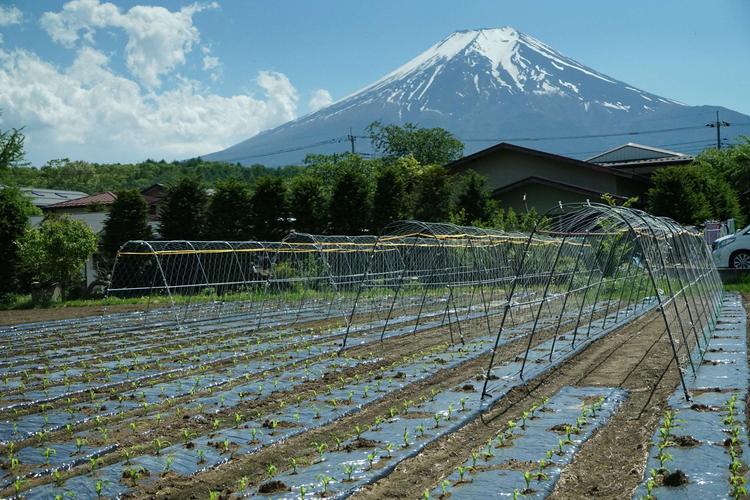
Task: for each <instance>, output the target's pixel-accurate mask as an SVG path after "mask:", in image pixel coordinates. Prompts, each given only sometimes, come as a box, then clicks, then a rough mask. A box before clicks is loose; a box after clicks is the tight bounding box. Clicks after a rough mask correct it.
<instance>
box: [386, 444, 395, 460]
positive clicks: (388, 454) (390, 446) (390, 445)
mask: <svg viewBox="0 0 750 500" xmlns="http://www.w3.org/2000/svg"><path fill="white" fill-rule="evenodd" d="M392 451H393V443H387V444H386V445H385V453H386V456H387V457H388V458H391V452H392Z"/></svg>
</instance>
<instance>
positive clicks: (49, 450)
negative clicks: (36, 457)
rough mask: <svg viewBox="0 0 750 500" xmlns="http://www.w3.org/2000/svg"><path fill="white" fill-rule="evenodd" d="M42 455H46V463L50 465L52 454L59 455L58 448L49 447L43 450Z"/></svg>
mask: <svg viewBox="0 0 750 500" xmlns="http://www.w3.org/2000/svg"><path fill="white" fill-rule="evenodd" d="M42 455H44V465H49V459H50V457H51V456H57V450H55V449H54V448H50V447H47V448H45V449H44V451H43V452H42Z"/></svg>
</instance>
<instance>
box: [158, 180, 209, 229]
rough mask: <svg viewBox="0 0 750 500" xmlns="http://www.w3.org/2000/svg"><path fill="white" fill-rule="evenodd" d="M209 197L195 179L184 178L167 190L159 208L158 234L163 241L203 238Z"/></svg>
mask: <svg viewBox="0 0 750 500" xmlns="http://www.w3.org/2000/svg"><path fill="white" fill-rule="evenodd" d="M207 205H208V194H206V190H205V189H204V188H203V186H202V184H201V183H200V182H199V181H198V179H196V178H194V177H185V178H183V179H182V180H180V181H179V182H177V183H176V184H174V185H173V186H170V187H169V188H168V189H167V193H166V195H165V197H164V201H163V203H162V208H161V213H160V217H161V224H160V230H159V232H160V234H161V237H162V239H165V240H197V239H200V238H202V237H203V232H204V227H205V223H206V207H207Z"/></svg>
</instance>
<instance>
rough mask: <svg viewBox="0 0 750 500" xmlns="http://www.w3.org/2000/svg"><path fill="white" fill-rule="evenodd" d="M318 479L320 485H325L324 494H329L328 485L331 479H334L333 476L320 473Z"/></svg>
mask: <svg viewBox="0 0 750 500" xmlns="http://www.w3.org/2000/svg"><path fill="white" fill-rule="evenodd" d="M318 481H320V485H321V486H322V487H323V496H328V487H329V486H330V484H331V481H333V478H332V477H331V476H328V475H326V474H319V475H318Z"/></svg>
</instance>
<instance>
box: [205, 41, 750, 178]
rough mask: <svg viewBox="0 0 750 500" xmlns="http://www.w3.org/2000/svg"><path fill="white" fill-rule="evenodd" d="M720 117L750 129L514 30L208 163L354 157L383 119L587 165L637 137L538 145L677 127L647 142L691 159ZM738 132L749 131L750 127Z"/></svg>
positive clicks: (440, 46) (447, 53)
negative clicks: (350, 138)
mask: <svg viewBox="0 0 750 500" xmlns="http://www.w3.org/2000/svg"><path fill="white" fill-rule="evenodd" d="M717 109H719V110H720V111H721V116H722V119H724V120H727V121H730V122H736V123H738V124H741V123H747V124H750V117H748V116H746V115H742V114H740V113H736V112H733V111H730V110H726V109H724V108H716V107H707V106H686V105H684V104H682V103H679V102H676V101H674V100H671V99H668V98H665V97H661V96H658V95H655V94H651V93H649V92H646V91H644V90H641V89H638V88H635V87H633V86H631V85H628V84H626V83H624V82H621V81H618V80H615V79H614V78H611V77H609V76H607V75H604V74H602V73H599V72H597V71H596V70H594V69H591V68H588V67H586V66H584V65H582V64H580V63H578V62H576V61H574V60H573V59H570V58H568V57H566V56H564V55H562V54H560V53H559V52H557V51H556V50H555V49H553V48H552V47H550V46H548V45H546V44H544V43H542V42H540V41H539V40H537V39H535V38H533V37H531V36H529V35H526V34H524V33H520V32H518V31H516V30H514V29H513V28H509V27H504V28H495V29H482V30H471V31H459V32H455V33H453V34H451V35H450V36H448V37H447V38H445V39H444V40H442V41H441V42H439V43H437V44H435V45H433V46H432V47H430V48H429V49H427V50H426V51H425V52H423V53H422V54H420V55H419V56H417V57H415V58H414V59H412V60H411V61H409V62H407V63H406V64H404V65H403V66H401V67H399V68H398V69H396V70H395V71H393V72H391V73H389V74H387V75H385V76H384V77H382V78H381V79H379V80H378V81H376V82H374V83H373V84H371V85H369V86H367V87H365V88H363V89H361V90H359V91H357V92H355V93H353V94H351V95H349V96H348V97H345V98H344V99H341V100H340V101H338V102H336V103H334V104H332V105H330V106H328V107H326V108H323V109H321V110H319V111H317V112H316V113H313V114H310V115H307V116H304V117H302V118H299V119H297V120H294V121H292V122H289V123H286V124H284V125H281V126H279V127H277V128H275V129H272V130H268V131H265V132H262V133H260V134H258V135H256V136H254V137H252V138H250V139H248V140H246V141H243V142H241V143H239V144H236V145H234V146H232V147H230V148H227V149H225V150H223V151H220V152H217V153H213V154H210V155H207V156H205V158H206V159H211V160H224V161H239V162H241V163H245V164H250V163H265V164H267V165H283V164H288V163H297V162H299V161H301V160H302V159H303V158H304V156H305V154H306V153H311V152H316V153H317V152H326V153H331V152H342V151H346V150H347V149H348V146H349V144H348V142H347V140H346V138H345V135H346V134H347V133H348V131H349V129H350V128H351V129H352V131H353V132H354V134H355V135H365V129H366V127H367V125H369V124H370V123H372V122H373V121H375V120H380V121H382V122H383V123H397V124H403V123H406V122H412V123H417V124H419V125H421V126H425V127H436V126H438V127H443V128H446V129H448V130H450V131H451V132H453V133H454V134H455V135H456V136H458V137H459V138H460V139H462V140H463V141H464V142H465V144H466V152H467V153H471V152H473V151H476V150H479V149H482V148H485V147H488V146H490V145H492V144H493V143H496V142H500V141H501V140H512V142H516V143H518V144H521V145H525V146H528V147H533V148H538V149H543V150H547V151H552V152H557V153H561V154H571V153H575V154H573V156H579V157H580V156H587V155H588V153H589V151H591V152H592V154H593V153H594V152H596V151H599V150H604V149H606V148H608V147H611V146H613V145H617V144H621V143H623V142H628V141H629V140H633V138H632V137H629V136H617V137H587V138H585V139H566V140H549V139H545V140H536V139H537V138H549V137H560V136H566V137H569V136H580V135H585V136H590V135H602V134H611V133H618V132H624V131H631V130H664V129H672V128H679V129H680V130H674V131H670V132H660V133H658V134H646V135H644V138H642V139H640V138H639V141H640V142H645V143H648V144H653V145H671V144H676V146H675V148H676V149H680V148H679V147H677V146H679V145H683V146H684V147H683V149H685V150H687V151H690V148H696V147H701V146H703V145H704V143H705V144H708V143H709V141H711V140H712V139H713V136H712V134H711V131H710V130H707V129H705V128H704V127H703V126H704V124H705V123H707V122H709V121H712V120H713V119H714V113H715V110H717ZM686 128H687V129H686ZM729 131H730V132H734V133H740V132H743V131H744V133H748V131H750V127H745V128H744V129H743V128H742V126H738V127H737V128H734V129H730V130H729ZM522 138H533V139H534V140H525V141H524V140H518V139H522ZM357 151H358V152H363V153H368V152H371V151H372V150H371V148H370V145H369V141H367V140H366V139H360V140H359V141H358V143H357Z"/></svg>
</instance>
